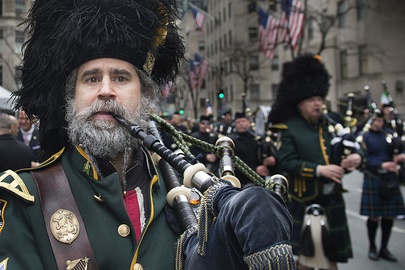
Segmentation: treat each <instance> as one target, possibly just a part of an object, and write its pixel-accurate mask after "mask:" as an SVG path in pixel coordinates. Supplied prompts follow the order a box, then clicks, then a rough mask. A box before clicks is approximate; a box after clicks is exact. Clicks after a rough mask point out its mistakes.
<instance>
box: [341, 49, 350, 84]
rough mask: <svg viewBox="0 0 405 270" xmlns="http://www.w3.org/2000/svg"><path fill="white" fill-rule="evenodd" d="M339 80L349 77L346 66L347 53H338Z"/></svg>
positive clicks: (344, 51) (343, 51)
mask: <svg viewBox="0 0 405 270" xmlns="http://www.w3.org/2000/svg"><path fill="white" fill-rule="evenodd" d="M339 58H340V78H341V79H346V78H348V76H349V71H348V65H347V51H346V50H341V51H340V57H339Z"/></svg>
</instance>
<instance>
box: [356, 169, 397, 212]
mask: <svg viewBox="0 0 405 270" xmlns="http://www.w3.org/2000/svg"><path fill="white" fill-rule="evenodd" d="M383 177H397V176H396V175H395V174H394V173H388V174H384V175H382V174H373V173H371V172H369V171H365V172H364V181H363V193H362V195H361V207H360V215H363V216H369V217H395V216H399V215H404V214H405V208H404V200H403V198H402V194H401V190H400V189H399V184H398V185H397V188H395V189H394V191H393V193H392V194H391V196H390V197H389V198H383V197H382V196H381V181H382V178H383Z"/></svg>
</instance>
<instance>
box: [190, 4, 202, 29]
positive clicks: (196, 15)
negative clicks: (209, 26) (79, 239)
mask: <svg viewBox="0 0 405 270" xmlns="http://www.w3.org/2000/svg"><path fill="white" fill-rule="evenodd" d="M191 11H192V12H193V17H194V22H195V24H196V25H197V28H198V29H202V27H203V25H204V19H205V16H204V14H202V13H201V11H199V10H198V9H197V8H195V7H191Z"/></svg>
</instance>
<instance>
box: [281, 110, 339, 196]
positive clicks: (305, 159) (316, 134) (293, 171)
mask: <svg viewBox="0 0 405 270" xmlns="http://www.w3.org/2000/svg"><path fill="white" fill-rule="evenodd" d="M285 124H286V126H287V129H286V130H284V132H283V135H282V138H281V146H280V148H279V150H278V152H277V155H276V159H277V164H278V171H279V172H281V173H285V174H287V175H288V180H289V191H290V195H291V198H292V199H293V200H295V201H299V202H305V201H310V200H313V199H314V198H316V197H317V196H319V195H320V188H322V187H321V184H322V185H323V184H333V183H335V182H334V181H333V180H330V179H326V178H319V177H317V176H316V167H317V166H318V165H327V164H330V163H329V156H330V155H331V147H330V142H331V140H332V138H333V136H332V134H331V133H330V132H328V125H327V124H326V123H322V124H320V125H314V124H310V123H309V122H308V121H307V120H306V119H304V118H303V117H302V116H301V115H297V116H294V117H292V118H291V119H289V120H288V121H286V122H285ZM341 190H342V187H341V186H340V188H339V189H338V192H340V191H341Z"/></svg>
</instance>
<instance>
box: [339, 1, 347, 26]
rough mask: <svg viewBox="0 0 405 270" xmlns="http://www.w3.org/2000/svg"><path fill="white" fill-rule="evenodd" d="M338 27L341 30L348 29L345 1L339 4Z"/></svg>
mask: <svg viewBox="0 0 405 270" xmlns="http://www.w3.org/2000/svg"><path fill="white" fill-rule="evenodd" d="M337 16H338V26H339V28H344V27H346V3H345V1H339V2H338V15H337Z"/></svg>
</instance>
